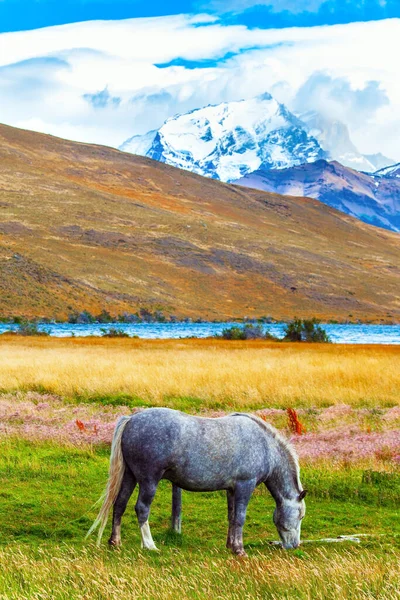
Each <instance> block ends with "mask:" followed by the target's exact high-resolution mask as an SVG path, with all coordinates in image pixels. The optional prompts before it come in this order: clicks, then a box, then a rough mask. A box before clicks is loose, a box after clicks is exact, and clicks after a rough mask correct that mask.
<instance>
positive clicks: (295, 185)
mask: <svg viewBox="0 0 400 600" xmlns="http://www.w3.org/2000/svg"><path fill="white" fill-rule="evenodd" d="M236 183H238V184H239V185H243V186H246V187H251V188H256V189H260V190H264V191H267V192H275V193H278V194H283V195H288V196H308V197H310V198H316V199H317V200H321V202H324V203H325V204H328V205H329V206H332V207H333V208H336V209H338V210H341V211H342V212H345V213H347V214H349V215H352V216H353V217H357V218H358V219H360V220H361V221H365V222H366V223H369V224H371V225H377V226H378V227H383V228H385V229H391V230H392V231H400V164H397V165H394V166H392V167H389V168H386V169H382V170H380V171H378V172H377V173H374V174H373V175H369V174H367V173H360V172H358V171H356V170H354V169H350V168H348V167H345V166H343V165H341V164H340V163H338V162H336V161H333V162H327V161H326V160H318V161H316V162H314V163H312V164H305V165H300V166H295V167H291V168H288V169H279V170H278V169H264V168H261V169H259V170H257V171H255V172H253V173H249V174H247V175H246V176H245V177H243V178H242V179H239V180H238V181H236Z"/></svg>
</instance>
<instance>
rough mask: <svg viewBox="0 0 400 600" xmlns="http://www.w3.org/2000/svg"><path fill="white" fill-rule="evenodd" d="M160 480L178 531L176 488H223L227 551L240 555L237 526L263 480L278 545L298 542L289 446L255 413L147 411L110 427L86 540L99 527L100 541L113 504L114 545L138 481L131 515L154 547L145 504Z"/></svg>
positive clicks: (300, 498) (298, 497)
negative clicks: (168, 492) (98, 502)
mask: <svg viewBox="0 0 400 600" xmlns="http://www.w3.org/2000/svg"><path fill="white" fill-rule="evenodd" d="M161 479H168V480H169V481H171V482H172V484H173V493H172V527H173V528H174V529H175V531H177V532H179V533H180V530H181V488H183V489H185V490H189V491H193V492H205V491H209V492H211V491H215V490H226V491H227V498H228V520H229V529H228V539H227V544H226V545H227V547H228V548H230V549H231V550H232V552H234V553H235V554H238V555H241V556H244V555H245V551H244V548H243V525H244V522H245V518H246V510H247V505H248V503H249V500H250V497H251V495H252V493H253V491H254V489H255V487H256V486H258V485H259V484H261V483H264V484H265V485H266V486H267V488H268V490H269V491H270V493H271V495H272V496H273V498H274V500H275V502H276V509H275V511H274V523H275V525H276V527H277V529H278V532H279V535H280V537H281V540H282V545H283V547H284V548H297V547H298V546H299V544H300V527H301V520H302V518H303V517H304V514H305V504H304V496H305V495H306V491H305V490H303V489H302V486H301V483H300V476H299V465H298V461H297V457H296V455H295V452H294V450H293V448H292V447H291V446H290V445H289V444H288V442H287V441H286V440H285V439H284V438H283V437H282V436H281V435H280V434H279V433H278V431H277V430H276V429H275V428H274V427H272V426H271V425H268V424H267V423H265V422H264V421H263V420H261V419H259V418H258V417H256V416H255V415H251V414H245V413H234V414H231V415H228V416H226V417H220V418H204V417H195V416H191V415H186V414H184V413H181V412H178V411H175V410H171V409H168V408H149V409H146V410H143V411H140V412H138V413H136V414H134V415H132V416H130V417H122V418H121V419H120V420H119V421H118V423H117V425H116V428H115V431H114V438H113V442H112V447H111V458H110V470H109V479H108V483H107V488H106V490H105V493H104V496H103V498H104V501H103V505H102V507H101V509H100V512H99V515H98V517H97V519H96V521H95V522H94V523H93V525H92V527H91V528H90V530H89V532H88V535H89V534H90V533H92V531H94V530H95V529H96V528H97V527H98V526H99V533H98V538H97V543H98V544H99V543H100V541H101V538H102V535H103V532H104V529H105V526H106V523H107V517H108V513H109V511H110V509H111V507H112V506H113V508H114V510H113V523H112V533H111V537H110V539H109V544H110V545H112V546H118V545H120V543H121V517H122V515H123V514H124V512H125V509H126V505H127V503H128V500H129V498H130V497H131V495H132V492H133V490H134V488H135V486H136V484H137V483H138V484H139V495H138V499H137V502H136V506H135V510H136V514H137V518H138V521H139V526H140V532H141V536H142V547H143V548H147V549H148V550H157V548H156V546H155V544H154V542H153V538H152V536H151V532H150V527H149V521H148V519H149V513H150V506H151V503H152V501H153V498H154V495H155V493H156V490H157V485H158V483H159V481H160V480H161Z"/></svg>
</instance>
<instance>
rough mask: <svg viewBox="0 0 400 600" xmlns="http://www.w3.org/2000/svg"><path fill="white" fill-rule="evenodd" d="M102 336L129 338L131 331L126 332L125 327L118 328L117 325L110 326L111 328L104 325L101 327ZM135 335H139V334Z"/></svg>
mask: <svg viewBox="0 0 400 600" xmlns="http://www.w3.org/2000/svg"><path fill="white" fill-rule="evenodd" d="M100 331H101V337H107V338H128V337H130V335H129V333H126V331H124V330H123V329H117V328H116V327H110V328H109V329H104V328H103V327H102V328H101V329H100ZM133 337H138V336H137V335H135V336H133Z"/></svg>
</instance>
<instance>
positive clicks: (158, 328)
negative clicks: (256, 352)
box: [0, 323, 400, 344]
mask: <svg viewBox="0 0 400 600" xmlns="http://www.w3.org/2000/svg"><path fill="white" fill-rule="evenodd" d="M234 324H235V323H107V324H100V323H93V324H87V325H86V324H85V325H72V324H70V323H51V324H46V325H39V329H45V330H47V331H49V332H50V334H51V335H54V336H57V337H69V336H71V335H75V336H78V337H85V336H88V335H102V332H101V329H109V328H110V327H115V328H117V329H122V330H123V331H126V333H129V335H138V336H139V337H140V338H150V339H155V338H162V339H168V338H171V339H172V338H175V339H176V338H186V337H198V338H204V337H209V336H213V335H215V334H216V333H221V331H222V330H223V329H225V328H226V327H230V326H232V325H234ZM262 327H263V329H264V330H265V331H270V332H271V333H272V334H273V335H276V336H278V337H282V336H283V331H284V328H285V325H284V324H283V323H274V324H272V325H263V326H262ZM323 327H324V329H325V330H326V331H327V333H328V334H329V336H330V338H331V340H332V342H335V343H338V344H400V325H323ZM10 329H13V330H15V329H17V326H16V325H9V324H4V323H0V333H3V332H4V331H6V330H10Z"/></svg>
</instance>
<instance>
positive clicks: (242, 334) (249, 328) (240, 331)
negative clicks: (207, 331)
mask: <svg viewBox="0 0 400 600" xmlns="http://www.w3.org/2000/svg"><path fill="white" fill-rule="evenodd" d="M216 337H222V338H223V339H224V340H265V339H267V340H276V339H277V338H275V337H274V336H273V335H272V334H271V333H269V331H267V332H266V333H264V332H263V330H262V327H260V325H252V324H251V323H247V324H246V325H243V327H240V326H239V325H233V326H232V327H227V328H226V329H223V330H222V333H221V335H217V336H216Z"/></svg>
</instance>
